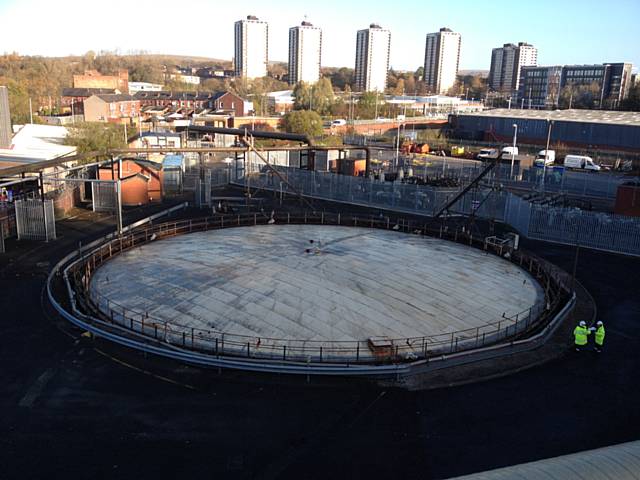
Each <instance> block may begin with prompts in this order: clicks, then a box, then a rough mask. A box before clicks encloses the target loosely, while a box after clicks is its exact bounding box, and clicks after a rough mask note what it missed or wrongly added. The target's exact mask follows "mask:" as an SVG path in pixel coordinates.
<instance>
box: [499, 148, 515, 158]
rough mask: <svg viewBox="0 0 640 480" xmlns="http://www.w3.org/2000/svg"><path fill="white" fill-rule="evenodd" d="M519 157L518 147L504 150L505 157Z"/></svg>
mask: <svg viewBox="0 0 640 480" xmlns="http://www.w3.org/2000/svg"><path fill="white" fill-rule="evenodd" d="M517 155H518V147H504V148H503V149H502V156H503V157H510V156H514V157H515V156H517Z"/></svg>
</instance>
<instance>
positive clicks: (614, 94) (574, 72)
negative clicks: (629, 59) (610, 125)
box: [518, 62, 633, 108]
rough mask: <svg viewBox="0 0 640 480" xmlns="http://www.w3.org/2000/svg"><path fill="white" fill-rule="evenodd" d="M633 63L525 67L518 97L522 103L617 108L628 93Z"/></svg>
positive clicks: (534, 105)
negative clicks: (580, 103)
mask: <svg viewBox="0 0 640 480" xmlns="http://www.w3.org/2000/svg"><path fill="white" fill-rule="evenodd" d="M632 68H633V65H632V64H630V63H623V62H620V63H604V64H598V65H564V66H560V65H556V66H552V67H522V71H521V76H520V87H519V92H518V97H519V100H520V103H521V106H524V107H525V108H526V107H529V108H556V107H558V106H559V105H560V104H561V103H562V104H563V106H565V107H569V108H571V107H572V106H577V105H578V104H579V102H582V103H584V104H583V105H580V106H582V107H586V108H617V107H618V105H619V104H620V102H621V101H622V100H624V99H626V98H627V97H628V96H629V90H630V88H631V70H632Z"/></svg>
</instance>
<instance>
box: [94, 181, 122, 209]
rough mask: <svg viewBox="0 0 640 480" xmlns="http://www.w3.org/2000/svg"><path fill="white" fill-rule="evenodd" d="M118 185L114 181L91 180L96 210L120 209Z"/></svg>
mask: <svg viewBox="0 0 640 480" xmlns="http://www.w3.org/2000/svg"><path fill="white" fill-rule="evenodd" d="M116 190H117V187H116V184H115V183H114V182H110V181H109V182H104V183H103V182H91V195H92V198H93V211H94V212H115V211H116V210H117V209H118V199H117V193H116Z"/></svg>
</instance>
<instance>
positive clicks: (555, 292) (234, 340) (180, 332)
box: [65, 214, 571, 365]
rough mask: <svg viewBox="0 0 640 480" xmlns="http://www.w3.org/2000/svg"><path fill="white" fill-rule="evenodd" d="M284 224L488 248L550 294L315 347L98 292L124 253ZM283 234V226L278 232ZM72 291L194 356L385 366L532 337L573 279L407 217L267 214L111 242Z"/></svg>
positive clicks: (131, 328)
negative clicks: (457, 325) (458, 323)
mask: <svg viewBox="0 0 640 480" xmlns="http://www.w3.org/2000/svg"><path fill="white" fill-rule="evenodd" d="M273 220H274V221H275V223H276V224H278V223H313V224H328V225H344V226H366V227H370V228H381V229H393V230H397V231H402V232H406V233H407V234H410V233H413V234H415V233H416V232H418V233H419V234H422V235H430V236H436V237H438V238H442V239H444V240H449V241H454V242H458V243H462V244H464V245H468V246H470V247H475V248H480V249H483V250H485V251H487V253H493V254H496V255H499V256H501V257H502V258H504V259H505V260H506V261H510V262H512V263H515V264H517V265H519V266H520V267H521V268H524V269H526V270H527V271H528V272H529V273H530V274H531V275H532V276H533V277H535V278H536V280H537V281H538V282H539V284H540V285H541V286H542V287H543V290H544V292H545V300H544V301H543V302H540V303H538V304H536V305H534V306H532V307H531V308H529V309H527V310H525V311H523V312H517V313H515V314H511V315H508V316H507V315H506V314H503V317H502V318H497V319H496V320H495V321H494V322H491V323H488V324H486V325H482V326H479V327H476V328H472V329H468V330H463V331H455V332H448V333H443V334H441V335H431V336H425V337H415V338H396V339H386V340H385V341H384V342H382V343H372V342H371V341H370V340H361V341H355V340H354V341H313V340H306V339H297V340H291V339H286V340H285V339H278V338H264V337H262V338H259V337H256V336H248V335H239V334H234V333H230V332H224V331H217V330H214V329H199V328H192V327H188V326H185V325H181V324H180V322H179V321H174V320H173V319H170V320H168V319H166V318H155V317H154V316H153V315H152V314H149V312H143V311H136V310H132V309H129V308H127V307H125V306H123V305H121V304H119V303H118V302H117V301H116V300H115V299H112V298H107V297H105V296H101V295H99V294H98V293H97V292H96V291H95V290H92V289H90V282H91V275H92V273H93V272H94V271H95V270H96V269H97V268H99V267H100V265H101V264H102V263H104V262H106V261H108V260H109V259H110V258H112V257H113V256H115V255H118V254H119V253H121V252H123V251H127V250H130V249H132V248H135V247H138V246H140V245H144V244H146V243H148V242H151V241H156V240H158V239H161V238H165V237H171V236H175V235H182V234H188V233H191V232H198V231H207V230H212V229H220V228H229V227H237V226H249V225H257V224H266V223H269V222H271V221H273ZM276 228H277V227H276ZM65 278H66V279H67V280H68V283H69V285H68V287H69V288H70V289H71V290H70V292H71V291H73V292H74V293H72V294H71V297H70V301H71V302H72V303H74V302H77V305H78V306H79V307H81V308H82V309H83V310H84V311H85V312H86V313H85V316H86V315H88V316H87V317H86V318H87V319H89V320H91V321H95V322H98V323H100V324H102V325H106V326H113V327H117V328H118V329H121V330H124V331H125V332H128V334H130V335H134V336H142V337H144V338H147V339H149V340H151V341H154V342H158V343H161V344H163V345H166V346H167V347H169V348H180V349H186V350H192V351H196V352H200V353H205V354H208V355H214V356H216V357H218V358H219V357H220V356H224V357H232V358H246V359H251V360H256V359H257V360H269V361H277V362H304V363H306V364H309V363H310V362H313V363H321V364H322V363H329V364H331V363H334V364H336V363H339V364H347V365H348V364H370V365H371V364H380V363H382V364H384V363H388V362H391V363H397V362H407V361H408V362H411V361H414V360H417V359H427V360H428V359H429V358H432V357H435V356H439V355H444V354H453V353H458V352H465V351H471V350H475V349H478V348H482V347H485V346H489V345H495V344H498V343H501V342H504V341H505V340H506V339H516V338H519V337H520V336H522V335H525V333H527V334H529V333H533V332H536V331H539V330H540V329H541V328H545V327H546V326H548V325H549V322H551V321H552V319H553V318H555V315H556V314H557V313H558V312H559V311H560V310H563V309H565V308H566V305H567V304H568V303H567V302H569V301H570V297H571V294H570V289H569V285H570V281H569V279H568V277H567V275H566V274H564V273H563V272H562V271H560V270H558V269H556V268H555V267H553V266H552V265H550V264H548V263H547V262H545V261H543V260H541V259H539V258H537V257H535V256H532V255H530V254H527V253H525V252H522V251H519V250H514V249H513V248H512V247H510V246H508V245H505V244H502V243H496V242H493V241H491V239H484V238H474V237H472V236H469V235H468V234H466V233H465V232H463V231H462V230H455V231H449V230H447V229H444V228H440V229H437V230H436V229H428V228H427V227H426V226H424V225H421V224H416V223H415V222H411V221H407V220H404V219H402V218H394V219H391V218H389V217H387V218H383V219H381V218H379V217H375V218H374V217H358V216H347V215H340V214H337V215H328V214H320V215H317V214H316V215H311V214H304V215H301V216H297V217H293V216H291V215H289V214H287V215H285V216H280V215H277V214H276V215H275V216H274V217H273V219H271V218H268V217H263V216H259V215H256V214H254V215H244V216H240V215H238V216H230V217H208V218H201V219H197V220H183V221H177V222H170V223H164V224H159V225H153V226H149V227H145V228H144V229H140V230H133V231H129V232H127V234H126V235H123V236H121V237H112V238H109V239H105V241H103V242H102V243H101V244H99V245H97V246H96V247H95V248H94V249H93V250H92V251H90V252H87V253H82V254H79V255H78V256H77V258H76V259H75V261H73V262H72V263H71V264H70V265H69V266H68V267H67V268H66V269H65Z"/></svg>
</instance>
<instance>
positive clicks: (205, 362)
mask: <svg viewBox="0 0 640 480" xmlns="http://www.w3.org/2000/svg"><path fill="white" fill-rule="evenodd" d="M113 238H114V235H113V234H109V235H105V236H104V237H101V238H99V239H97V240H95V241H94V242H92V243H90V244H88V245H86V246H85V247H84V248H83V249H82V250H81V252H77V251H74V252H71V253H69V254H68V255H67V256H65V257H64V258H63V259H62V260H60V261H59V262H58V263H57V264H56V265H55V266H54V268H53V269H52V270H51V272H50V273H49V276H48V277H47V283H46V288H47V296H48V298H49V301H50V303H51V305H52V306H53V307H54V309H55V310H56V311H57V312H58V313H59V314H60V315H61V316H62V317H63V318H65V319H66V320H67V321H69V322H70V323H72V324H74V325H75V326H77V327H79V328H81V329H83V330H86V331H88V332H91V333H92V334H94V335H96V336H99V337H102V338H104V339H106V340H109V341H111V342H113V343H116V344H119V345H122V346H125V347H128V348H132V349H134V350H138V351H142V352H146V353H151V354H154V355H159V356H162V357H166V358H171V359H174V360H177V361H181V362H185V363H189V364H194V365H199V366H204V367H214V368H229V369H236V370H244V371H253V372H265V373H280V374H282V373H285V374H304V375H309V374H314V375H337V376H360V377H378V378H380V377H387V378H389V377H396V378H399V377H401V376H406V375H411V374H412V373H417V372H416V370H418V369H421V368H420V367H423V368H425V367H427V366H428V367H429V368H432V369H440V368H447V367H448V366H455V365H460V364H466V363H470V362H473V361H475V360H480V359H486V358H487V357H488V356H489V357H499V356H503V355H510V354H512V353H515V352H521V351H526V350H531V349H534V348H537V347H538V346H540V344H541V343H544V342H546V340H548V338H549V337H550V336H551V335H552V334H553V333H554V332H555V330H556V329H557V327H558V326H559V324H560V323H561V321H562V320H563V319H564V318H565V317H566V315H567V314H568V313H569V312H570V311H571V310H572V308H573V306H574V304H575V293H573V294H572V296H571V298H570V299H569V301H568V302H566V304H565V305H564V306H563V308H562V309H561V310H560V311H559V312H558V313H557V314H556V315H555V316H554V317H553V318H552V319H551V320H550V321H549V322H548V324H547V325H546V326H545V327H544V329H543V330H542V331H540V332H538V333H537V334H535V335H533V336H531V337H528V338H526V339H521V340H513V339H511V340H510V341H507V342H503V343H498V344H494V345H490V346H486V347H480V348H476V349H470V350H465V351H461V352H455V353H450V354H443V355H441V356H438V357H435V358H430V359H420V360H416V361H413V362H403V363H396V364H391V365H389V364H384V365H372V364H345V363H317V362H295V361H282V360H275V359H266V358H244V357H232V356H223V355H214V354H207V353H200V352H194V351H191V350H186V349H181V348H179V347H176V346H171V345H169V346H168V345H167V344H166V343H163V342H158V341H155V340H154V339H153V338H151V337H149V336H147V335H142V334H137V333H136V332H131V331H129V330H126V329H123V328H120V327H116V326H114V325H110V324H107V323H105V322H103V321H101V320H99V319H96V318H93V317H87V316H86V315H84V314H82V313H81V312H79V311H78V310H77V309H76V308H75V305H74V304H73V301H72V312H69V311H67V310H66V309H65V308H64V307H63V306H62V305H61V304H60V303H59V302H58V301H57V300H56V299H55V297H54V295H53V292H52V287H51V284H52V281H53V278H54V276H55V275H57V274H58V273H59V272H60V271H61V269H62V268H63V266H64V265H66V264H68V263H69V262H70V261H71V260H73V259H74V258H75V257H77V256H78V255H79V254H83V253H84V252H86V251H90V250H92V249H95V248H96V247H98V246H100V245H101V244H102V243H103V242H105V241H108V240H111V239H113ZM67 288H69V289H70V287H69V285H67ZM69 295H70V299H71V298H73V293H72V291H69ZM83 317H84V318H90V321H86V320H85V319H83ZM118 330H121V331H122V332H124V333H126V335H121V334H119V333H117V332H118ZM131 337H138V339H134V338H131ZM476 357H482V358H476Z"/></svg>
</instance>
